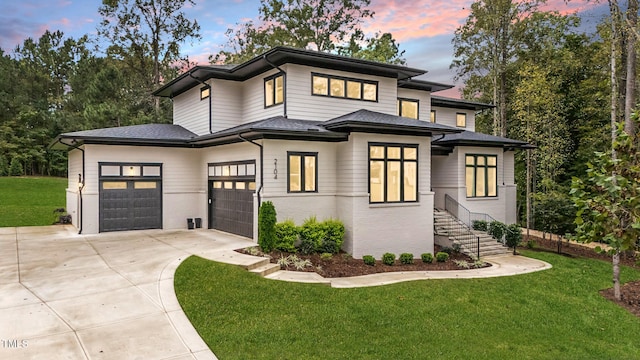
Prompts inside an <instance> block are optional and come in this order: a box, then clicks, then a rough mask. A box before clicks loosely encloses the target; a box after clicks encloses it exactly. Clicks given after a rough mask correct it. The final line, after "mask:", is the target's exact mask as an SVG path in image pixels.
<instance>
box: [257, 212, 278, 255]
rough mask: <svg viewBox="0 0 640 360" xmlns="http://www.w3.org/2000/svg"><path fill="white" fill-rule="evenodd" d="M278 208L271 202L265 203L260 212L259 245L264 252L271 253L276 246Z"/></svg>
mask: <svg viewBox="0 0 640 360" xmlns="http://www.w3.org/2000/svg"><path fill="white" fill-rule="evenodd" d="M276 221H277V215H276V208H275V206H273V203H272V202H271V201H265V202H263V203H262V205H260V209H259V210H258V245H260V248H261V249H262V251H264V252H270V251H271V250H273V248H274V247H275V245H276Z"/></svg>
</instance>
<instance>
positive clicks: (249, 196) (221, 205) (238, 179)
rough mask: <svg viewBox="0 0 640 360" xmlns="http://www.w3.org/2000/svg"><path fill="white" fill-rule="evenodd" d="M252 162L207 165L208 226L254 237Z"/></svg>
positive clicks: (253, 173) (254, 188)
mask: <svg viewBox="0 0 640 360" xmlns="http://www.w3.org/2000/svg"><path fill="white" fill-rule="evenodd" d="M255 190H256V183H255V165H254V162H253V161H248V162H239V163H223V164H210V165H209V227H210V228H212V229H217V230H221V231H225V232H229V233H232V234H237V235H241V236H246V237H249V238H252V237H253V195H254V194H255Z"/></svg>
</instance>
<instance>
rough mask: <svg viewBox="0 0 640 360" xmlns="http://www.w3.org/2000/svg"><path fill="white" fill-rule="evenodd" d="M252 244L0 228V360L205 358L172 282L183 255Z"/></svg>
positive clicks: (205, 235)
mask: <svg viewBox="0 0 640 360" xmlns="http://www.w3.org/2000/svg"><path fill="white" fill-rule="evenodd" d="M252 244H253V243H252V242H250V241H248V240H247V239H246V238H241V237H236V236H233V235H229V234H225V233H221V232H217V231H212V230H196V231H193V230H191V231H188V230H149V231H132V232H118V233H105V234H99V235H78V234H77V231H76V229H75V228H73V227H71V226H46V227H20V228H0V359H43V358H46V359H215V355H214V354H213V353H212V352H211V351H210V350H209V348H208V347H207V345H206V344H205V343H204V342H203V341H202V339H201V338H200V336H198V334H197V333H196V331H195V329H193V327H192V326H191V324H190V323H189V321H188V320H187V318H186V316H185V315H184V313H183V312H182V309H181V308H180V305H179V304H178V302H177V299H176V297H175V293H174V291H173V275H174V272H175V269H176V267H177V266H178V265H179V264H180V262H181V261H182V260H183V259H185V258H186V257H188V256H189V255H191V254H196V255H200V256H203V257H206V258H211V259H214V258H216V257H219V256H221V255H220V254H221V253H225V251H226V254H228V253H229V252H228V251H227V250H230V249H236V248H240V247H245V246H251V245H252ZM222 256H227V255H222Z"/></svg>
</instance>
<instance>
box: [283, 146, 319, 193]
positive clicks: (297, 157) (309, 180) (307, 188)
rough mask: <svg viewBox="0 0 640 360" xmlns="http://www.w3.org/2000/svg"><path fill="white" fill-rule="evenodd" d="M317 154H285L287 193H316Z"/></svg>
mask: <svg viewBox="0 0 640 360" xmlns="http://www.w3.org/2000/svg"><path fill="white" fill-rule="evenodd" d="M317 169H318V153H308V152H288V153H287V170H288V178H287V179H288V180H287V190H288V191H289V192H317V191H318V188H317V183H318V171H317Z"/></svg>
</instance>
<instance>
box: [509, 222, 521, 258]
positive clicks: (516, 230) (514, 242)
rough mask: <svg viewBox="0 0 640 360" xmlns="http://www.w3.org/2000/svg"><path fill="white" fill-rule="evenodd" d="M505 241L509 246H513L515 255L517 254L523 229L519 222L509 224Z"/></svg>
mask: <svg viewBox="0 0 640 360" xmlns="http://www.w3.org/2000/svg"><path fill="white" fill-rule="evenodd" d="M505 242H506V243H507V246H508V247H510V248H513V255H515V254H516V248H517V247H518V245H520V243H521V242H522V230H521V229H520V226H518V224H511V225H509V226H507V230H506V233H505Z"/></svg>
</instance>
